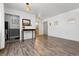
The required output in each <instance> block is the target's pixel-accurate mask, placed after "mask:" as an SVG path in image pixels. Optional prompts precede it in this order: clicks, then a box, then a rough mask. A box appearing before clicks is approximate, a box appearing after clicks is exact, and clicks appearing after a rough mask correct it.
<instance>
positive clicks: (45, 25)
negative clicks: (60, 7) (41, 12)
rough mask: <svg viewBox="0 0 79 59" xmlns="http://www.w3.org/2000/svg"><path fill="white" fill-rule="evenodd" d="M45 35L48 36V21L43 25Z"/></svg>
mask: <svg viewBox="0 0 79 59" xmlns="http://www.w3.org/2000/svg"><path fill="white" fill-rule="evenodd" d="M43 34H44V35H48V22H47V21H45V22H44V23H43Z"/></svg>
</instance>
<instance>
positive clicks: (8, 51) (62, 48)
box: [0, 36, 79, 56]
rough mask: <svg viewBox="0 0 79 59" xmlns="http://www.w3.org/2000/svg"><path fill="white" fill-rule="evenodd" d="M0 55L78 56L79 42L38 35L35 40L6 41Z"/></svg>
mask: <svg viewBox="0 0 79 59" xmlns="http://www.w3.org/2000/svg"><path fill="white" fill-rule="evenodd" d="M0 56H79V42H76V41H71V40H65V39H60V38H55V37H48V36H39V37H37V39H36V40H35V41H34V40H32V39H28V40H25V41H24V42H19V41H16V42H11V43H6V47H5V49H4V50H2V51H0Z"/></svg>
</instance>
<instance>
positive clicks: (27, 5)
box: [26, 3, 31, 12]
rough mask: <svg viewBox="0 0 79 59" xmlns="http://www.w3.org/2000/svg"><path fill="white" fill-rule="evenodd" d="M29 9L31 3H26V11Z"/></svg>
mask: <svg viewBox="0 0 79 59" xmlns="http://www.w3.org/2000/svg"><path fill="white" fill-rule="evenodd" d="M30 11H31V5H30V4H29V3H26V12H30Z"/></svg>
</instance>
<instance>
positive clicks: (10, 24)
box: [5, 14, 20, 42]
mask: <svg viewBox="0 0 79 59" xmlns="http://www.w3.org/2000/svg"><path fill="white" fill-rule="evenodd" d="M19 39H20V17H19V16H18V15H12V14H5V41H6V42H14V41H18V40H19Z"/></svg>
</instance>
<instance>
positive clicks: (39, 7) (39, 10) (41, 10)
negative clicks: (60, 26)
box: [4, 3, 79, 18]
mask: <svg viewBox="0 0 79 59" xmlns="http://www.w3.org/2000/svg"><path fill="white" fill-rule="evenodd" d="M4 6H5V8H11V9H15V10H19V11H24V12H26V10H25V3H5V4H4ZM31 6H32V10H31V12H30V13H32V14H35V15H38V14H40V16H41V18H48V17H51V16H55V15H58V14H60V13H63V12H67V11H70V10H73V9H76V8H79V3H31Z"/></svg>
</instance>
